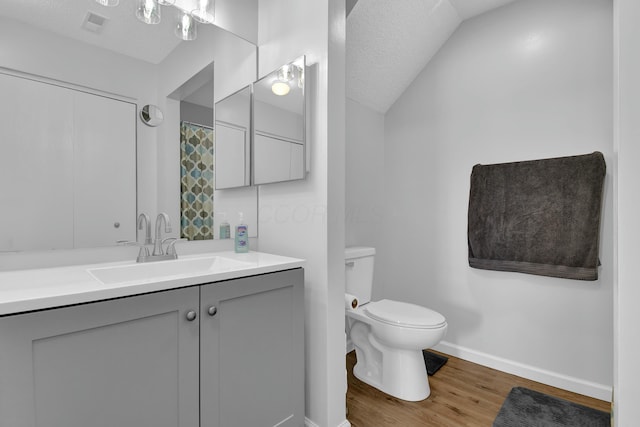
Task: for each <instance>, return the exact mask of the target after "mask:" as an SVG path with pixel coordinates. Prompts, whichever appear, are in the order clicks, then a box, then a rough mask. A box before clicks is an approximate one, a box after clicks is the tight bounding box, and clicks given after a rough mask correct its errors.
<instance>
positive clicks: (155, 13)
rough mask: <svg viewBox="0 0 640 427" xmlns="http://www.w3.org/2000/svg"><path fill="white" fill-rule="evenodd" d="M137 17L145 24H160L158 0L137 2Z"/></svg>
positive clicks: (139, 0)
mask: <svg viewBox="0 0 640 427" xmlns="http://www.w3.org/2000/svg"><path fill="white" fill-rule="evenodd" d="M136 17H137V18H138V19H139V20H140V21H142V22H144V23H145V24H150V25H154V24H159V23H160V4H159V3H158V0H137V4H136Z"/></svg>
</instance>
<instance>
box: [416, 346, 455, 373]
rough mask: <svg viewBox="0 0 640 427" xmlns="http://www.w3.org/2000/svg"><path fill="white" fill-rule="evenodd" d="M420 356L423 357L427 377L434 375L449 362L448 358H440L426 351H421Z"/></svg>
mask: <svg viewBox="0 0 640 427" xmlns="http://www.w3.org/2000/svg"><path fill="white" fill-rule="evenodd" d="M422 356H423V357H424V363H425V365H427V374H429V375H433V374H435V373H436V371H437V370H438V369H440V368H442V365H444V364H445V363H447V360H449V358H448V357H444V356H440V355H439V354H435V353H432V352H430V351H428V350H422Z"/></svg>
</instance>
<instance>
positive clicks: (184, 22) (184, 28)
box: [175, 13, 198, 40]
mask: <svg viewBox="0 0 640 427" xmlns="http://www.w3.org/2000/svg"><path fill="white" fill-rule="evenodd" d="M197 29H198V27H197V24H196V22H195V21H194V19H193V17H191V16H190V15H189V14H188V13H183V14H182V15H178V20H177V23H176V31H175V33H176V36H178V38H180V39H182V40H195V39H196V37H197V36H198V33H197Z"/></svg>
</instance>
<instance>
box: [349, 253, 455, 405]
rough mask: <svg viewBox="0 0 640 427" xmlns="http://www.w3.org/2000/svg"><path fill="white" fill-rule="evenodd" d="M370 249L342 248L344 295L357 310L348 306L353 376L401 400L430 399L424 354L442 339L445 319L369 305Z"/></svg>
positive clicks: (395, 304) (411, 307)
mask: <svg viewBox="0 0 640 427" xmlns="http://www.w3.org/2000/svg"><path fill="white" fill-rule="evenodd" d="M375 253H376V251H375V249H374V248H367V247H350V248H346V249H345V269H346V293H347V294H350V295H353V296H355V297H356V298H357V300H358V304H359V305H358V307H357V308H355V309H352V308H351V307H350V306H349V307H347V308H346V316H347V319H346V321H347V325H346V326H347V333H348V335H349V338H351V341H352V342H353V345H354V347H355V348H356V359H357V363H356V365H355V367H354V368H353V374H354V375H355V376H356V378H358V379H359V380H361V381H364V382H365V383H367V384H369V385H371V386H373V387H375V388H377V389H379V390H381V391H383V392H385V393H387V394H390V395H392V396H395V397H397V398H399V399H402V400H408V401H414V402H415V401H419V400H423V399H426V398H427V397H429V394H430V393H431V390H430V388H429V380H428V378H427V369H426V367H425V364H424V357H423V355H422V350H423V349H427V348H430V347H433V346H434V345H436V344H437V343H438V342H440V340H441V339H442V338H443V337H444V335H445V332H446V331H447V322H446V320H445V318H444V316H443V315H441V314H440V313H438V312H435V311H433V310H429V309H428V308H425V307H422V306H419V305H415V304H409V303H405V302H399V301H392V300H386V299H383V300H380V301H371V289H372V285H373V260H374V255H375Z"/></svg>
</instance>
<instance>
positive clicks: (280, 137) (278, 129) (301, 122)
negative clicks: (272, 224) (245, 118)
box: [252, 57, 306, 184]
mask: <svg viewBox="0 0 640 427" xmlns="http://www.w3.org/2000/svg"><path fill="white" fill-rule="evenodd" d="M304 73H305V59H304V57H301V58H299V59H297V60H296V61H294V62H292V63H290V64H286V65H284V66H282V67H281V68H280V69H278V70H275V71H273V72H272V73H270V74H269V75H267V76H266V77H263V78H262V79H260V80H258V81H257V82H256V83H255V84H254V85H253V149H252V156H253V174H252V180H253V184H268V183H272V182H282V181H291V180H296V179H303V178H304V173H305V149H306V148H305V99H304Z"/></svg>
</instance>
